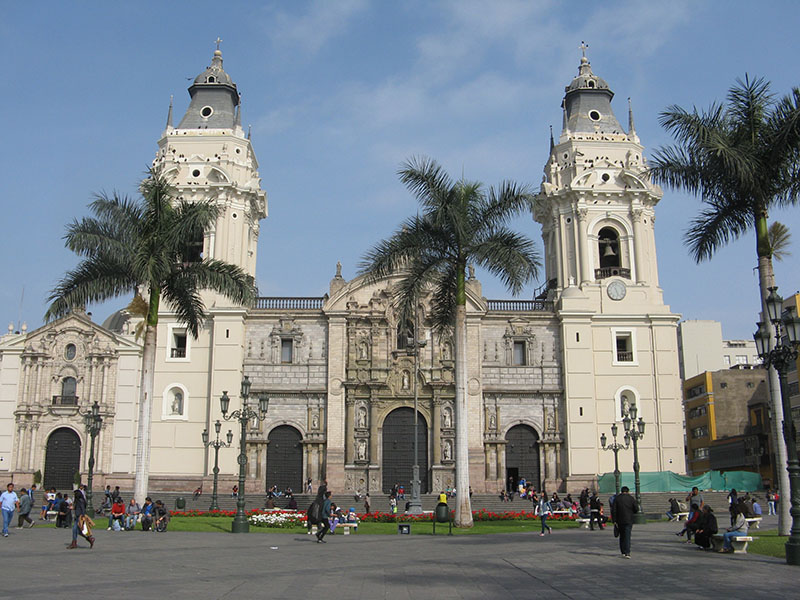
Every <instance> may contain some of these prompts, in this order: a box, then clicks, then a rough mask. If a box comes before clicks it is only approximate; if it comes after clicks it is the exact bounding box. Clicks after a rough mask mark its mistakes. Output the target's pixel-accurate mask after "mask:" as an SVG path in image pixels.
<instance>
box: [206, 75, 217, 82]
mask: <svg viewBox="0 0 800 600" xmlns="http://www.w3.org/2000/svg"><path fill="white" fill-rule="evenodd" d="M216 80H217V78H216V77H214V76H213V75H211V76H210V77H209V78H208V79H207V80H206V81H208V83H214V82H215V81H216Z"/></svg>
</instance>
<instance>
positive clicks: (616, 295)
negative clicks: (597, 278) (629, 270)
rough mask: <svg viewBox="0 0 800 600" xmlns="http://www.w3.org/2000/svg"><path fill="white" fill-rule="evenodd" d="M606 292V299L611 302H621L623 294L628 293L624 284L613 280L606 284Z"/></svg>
mask: <svg viewBox="0 0 800 600" xmlns="http://www.w3.org/2000/svg"><path fill="white" fill-rule="evenodd" d="M606 292H607V293H608V297H609V298H611V299H612V300H622V299H623V298H624V297H625V294H627V293H628V288H626V287H625V284H624V283H622V282H621V281H619V280H614V281H612V282H611V283H609V284H608V287H607V288H606Z"/></svg>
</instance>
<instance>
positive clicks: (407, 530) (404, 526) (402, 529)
mask: <svg viewBox="0 0 800 600" xmlns="http://www.w3.org/2000/svg"><path fill="white" fill-rule="evenodd" d="M397 533H398V534H399V535H411V523H398V524H397Z"/></svg>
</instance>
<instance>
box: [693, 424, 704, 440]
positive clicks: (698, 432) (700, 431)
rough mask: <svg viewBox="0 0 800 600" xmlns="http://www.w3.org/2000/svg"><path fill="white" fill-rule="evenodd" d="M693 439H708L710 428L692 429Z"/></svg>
mask: <svg viewBox="0 0 800 600" xmlns="http://www.w3.org/2000/svg"><path fill="white" fill-rule="evenodd" d="M692 437H693V438H695V439H697V438H701V437H708V427H706V426H705V425H703V426H702V427H695V428H694V429H692Z"/></svg>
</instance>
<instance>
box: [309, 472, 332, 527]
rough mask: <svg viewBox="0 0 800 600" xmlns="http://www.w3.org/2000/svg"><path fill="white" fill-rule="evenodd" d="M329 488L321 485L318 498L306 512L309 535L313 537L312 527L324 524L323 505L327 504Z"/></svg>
mask: <svg viewBox="0 0 800 600" xmlns="http://www.w3.org/2000/svg"><path fill="white" fill-rule="evenodd" d="M326 491H328V488H327V487H326V486H325V485H324V484H321V485H320V486H319V488H318V489H317V497H316V498H314V501H313V502H312V503H311V506H309V507H308V510H307V511H306V527H307V528H308V535H311V533H312V531H311V529H312V527H313V526H314V525H319V524H320V523H321V522H322V505H323V504H324V503H325V492H326Z"/></svg>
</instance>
